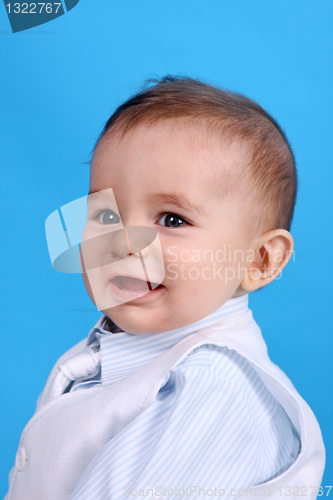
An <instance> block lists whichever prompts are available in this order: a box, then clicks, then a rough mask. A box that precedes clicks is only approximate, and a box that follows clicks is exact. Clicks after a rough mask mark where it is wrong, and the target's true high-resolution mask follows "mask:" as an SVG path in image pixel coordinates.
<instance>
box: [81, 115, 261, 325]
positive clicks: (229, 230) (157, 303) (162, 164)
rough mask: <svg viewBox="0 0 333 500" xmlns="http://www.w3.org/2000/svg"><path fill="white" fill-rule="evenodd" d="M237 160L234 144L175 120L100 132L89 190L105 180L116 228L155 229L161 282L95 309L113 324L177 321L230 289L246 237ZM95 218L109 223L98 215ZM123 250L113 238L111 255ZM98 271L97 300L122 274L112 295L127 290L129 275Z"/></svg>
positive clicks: (235, 286) (219, 301)
mask: <svg viewBox="0 0 333 500" xmlns="http://www.w3.org/2000/svg"><path fill="white" fill-rule="evenodd" d="M241 165H242V159H241V155H240V154H239V153H238V152H237V148H236V146H233V147H232V146H229V147H227V148H223V147H222V146H221V144H219V143H218V141H217V139H216V138H214V137H207V136H206V135H205V134H204V133H200V132H199V131H197V130H195V129H191V130H190V131H185V130H184V128H181V127H180V126H179V123H176V122H175V121H172V122H168V123H167V122H161V123H159V124H157V125H154V126H150V127H146V126H143V125H140V126H138V127H136V128H134V129H133V130H131V131H129V132H127V133H126V134H125V135H124V137H123V138H122V139H120V136H119V135H116V134H111V135H110V136H109V137H106V138H104V139H103V140H102V142H101V143H100V144H99V146H98V148H97V149H96V151H95V154H94V157H93V161H92V166H91V178H90V193H94V192H99V191H103V190H106V189H109V188H111V189H112V190H113V194H114V197H115V200H116V203H117V206H118V209H119V214H118V215H119V216H120V218H121V222H122V225H123V227H124V228H126V227H127V226H131V227H133V226H145V227H148V228H153V229H155V230H156V231H157V234H158V238H159V242H160V245H161V249H162V254H163V260H164V267H165V277H164V279H163V281H162V284H161V286H160V287H158V288H156V289H155V290H152V291H147V293H146V294H142V293H141V296H140V297H138V298H134V300H129V301H127V302H125V303H119V305H116V306H114V307H110V308H106V309H104V310H103V312H104V313H105V314H106V315H107V316H109V317H110V318H111V319H112V320H113V321H114V322H115V323H116V324H117V325H118V326H119V327H121V328H122V329H124V330H125V331H127V332H130V333H153V332H159V331H165V330H172V329H175V328H180V327H182V326H185V325H188V324H191V323H193V322H195V321H197V320H199V319H201V318H203V317H204V316H206V315H208V314H210V313H211V312H213V311H214V310H215V309H217V308H218V307H220V306H222V305H223V304H224V303H225V302H226V301H227V300H228V299H230V298H231V297H232V296H234V295H235V294H236V293H238V292H239V285H240V283H241V281H242V279H243V277H244V275H245V270H244V267H246V265H248V263H247V262H246V256H247V255H248V251H249V249H250V248H251V245H252V241H253V235H252V236H251V237H250V236H249V228H248V222H249V220H250V217H248V214H247V213H246V211H245V209H244V191H243V188H242V187H241V186H242V182H241V180H240V179H241ZM118 220H119V219H117V218H114V222H115V223H117V221H118ZM99 222H100V224H107V223H108V224H109V222H107V221H106V219H105V218H103V216H102V217H100V218H99ZM115 229H116V225H115ZM148 231H149V229H148ZM111 246H112V245H111ZM123 250H124V249H122V250H119V242H118V246H117V242H116V238H115V247H114V248H113V249H112V248H110V251H111V252H114V255H115V256H117V254H118V259H119V255H120V253H121V251H123ZM126 255H127V254H126ZM121 257H122V258H123V257H124V255H122V256H121ZM130 259H134V260H138V257H137V255H130V256H129V257H127V260H128V261H130ZM134 260H133V263H134V265H136V264H135V262H134ZM101 272H103V269H102V271H101ZM83 276H84V282H85V285H86V288H87V291H88V293H89V294H90V296H91V298H92V300H94V298H93V294H92V293H91V287H90V285H89V281H88V278H87V276H86V275H85V274H84V275H83ZM101 279H102V278H101ZM103 280H104V281H102V282H101V283H100V293H102V294H103V295H104V294H105V298H106V299H107V298H108V296H110V294H111V293H113V291H114V289H115V288H114V287H115V283H116V285H117V283H118V285H119V283H121V285H120V286H121V287H122V290H121V291H120V292H119V293H120V294H126V293H127V290H126V287H127V286H128V288H129V290H128V294H129V295H128V296H129V297H131V295H130V294H131V293H132V292H131V290H130V289H131V287H132V283H131V280H127V279H126V278H123V280H121V278H120V277H117V278H116V279H113V283H110V280H108V279H104V278H103ZM117 280H118V281H117ZM112 287H113V288H112ZM141 288H142V287H141ZM112 290H113V291H112ZM97 306H98V304H97Z"/></svg>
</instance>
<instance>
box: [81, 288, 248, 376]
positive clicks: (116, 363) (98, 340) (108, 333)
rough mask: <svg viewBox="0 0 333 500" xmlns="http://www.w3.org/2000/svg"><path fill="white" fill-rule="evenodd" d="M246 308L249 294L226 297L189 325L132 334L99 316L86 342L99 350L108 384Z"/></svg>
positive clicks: (243, 311)
mask: <svg viewBox="0 0 333 500" xmlns="http://www.w3.org/2000/svg"><path fill="white" fill-rule="evenodd" d="M247 311H248V295H243V296H240V297H235V298H233V299H230V300H228V301H227V302H226V303H225V304H224V305H223V306H221V307H219V308H218V309H216V310H215V311H213V312H212V313H211V314H209V315H207V316H206V317H204V318H202V319H200V320H199V321H196V322H195V323H192V324H190V325H187V326H184V327H181V328H177V329H175V330H168V331H164V332H158V333H146V334H140V335H139V334H133V333H127V332H124V331H122V330H120V329H119V328H118V327H117V326H116V325H115V324H114V323H113V322H112V321H111V320H110V319H109V318H108V317H107V316H105V315H104V316H102V317H101V318H100V319H99V321H98V322H97V324H96V326H95V327H94V328H93V329H92V330H91V332H90V334H89V337H88V345H89V346H90V347H91V348H92V349H93V350H100V353H101V382H102V384H110V383H113V382H115V381H116V380H119V379H121V378H123V377H125V376H128V375H129V374H130V373H132V372H133V371H135V370H137V369H139V368H140V367H141V366H143V365H145V364H147V363H149V362H150V361H152V360H153V359H154V358H156V357H157V356H159V355H160V354H162V353H163V352H164V351H166V350H167V349H170V348H171V347H173V346H174V345H175V344H177V343H178V342H180V341H181V340H182V339H183V338H185V337H187V336H188V335H191V334H192V333H195V332H197V331H198V330H202V329H204V328H208V327H210V326H212V325H214V324H215V323H217V322H218V321H220V320H221V319H222V318H225V317H227V316H230V315H232V314H239V313H246V312H247Z"/></svg>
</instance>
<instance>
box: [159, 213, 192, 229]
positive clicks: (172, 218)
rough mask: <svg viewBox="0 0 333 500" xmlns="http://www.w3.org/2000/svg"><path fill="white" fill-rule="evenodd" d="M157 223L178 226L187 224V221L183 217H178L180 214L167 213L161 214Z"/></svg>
mask: <svg viewBox="0 0 333 500" xmlns="http://www.w3.org/2000/svg"><path fill="white" fill-rule="evenodd" d="M158 224H161V225H164V226H166V227H180V226H184V225H185V224H187V222H186V220H185V219H183V217H180V215H177V214H172V213H168V214H164V215H162V217H161V218H160V219H159V221H158Z"/></svg>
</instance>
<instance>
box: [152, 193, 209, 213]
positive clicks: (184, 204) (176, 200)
mask: <svg viewBox="0 0 333 500" xmlns="http://www.w3.org/2000/svg"><path fill="white" fill-rule="evenodd" d="M148 201H149V202H151V203H164V204H168V205H176V206H177V207H179V208H182V209H183V210H192V211H195V212H197V213H198V214H199V215H207V213H206V212H205V211H204V209H203V208H202V207H200V206H199V205H197V204H195V203H194V202H193V201H191V200H189V199H188V198H187V196H185V195H184V194H166V193H157V194H151V195H149V196H148Z"/></svg>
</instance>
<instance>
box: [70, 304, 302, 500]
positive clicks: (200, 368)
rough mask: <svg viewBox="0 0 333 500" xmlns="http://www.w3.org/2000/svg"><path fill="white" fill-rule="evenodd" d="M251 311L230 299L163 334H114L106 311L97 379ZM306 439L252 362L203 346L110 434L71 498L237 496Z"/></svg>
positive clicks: (93, 336) (97, 335) (106, 380)
mask: <svg viewBox="0 0 333 500" xmlns="http://www.w3.org/2000/svg"><path fill="white" fill-rule="evenodd" d="M247 310H248V296H247V295H246V296H241V297H237V298H234V299H231V300H229V301H228V302H227V303H226V304H224V305H223V306H222V307H221V308H219V309H217V310H216V311H214V312H213V313H212V314H210V315H208V316H207V317H205V318H203V319H201V320H200V321H197V322H196V323H193V324H192V325H189V326H186V327H183V328H179V329H177V330H172V331H168V332H162V333H153V334H140V335H135V334H129V333H126V332H119V333H111V332H110V330H108V326H109V324H110V323H109V321H108V319H107V318H106V317H105V316H104V317H102V318H101V320H100V321H99V322H98V323H97V325H96V327H95V328H93V329H92V331H91V332H90V334H89V337H88V344H89V345H90V346H91V347H94V349H98V348H99V349H100V353H101V371H100V373H99V374H98V375H97V376H96V377H95V378H94V380H91V381H86V382H81V383H78V384H77V385H74V386H73V387H72V390H80V389H84V388H87V389H88V388H89V387H90V386H91V385H94V384H102V385H103V384H105V385H108V384H110V383H112V382H115V381H117V380H119V379H121V378H123V377H126V376H128V375H129V374H131V373H133V372H134V371H136V370H137V369H138V368H140V367H141V366H143V365H145V364H147V363H148V362H150V361H151V360H153V359H154V358H156V357H157V356H159V355H160V354H162V353H163V352H164V351H166V350H167V349H170V348H171V347H172V346H174V345H175V344H176V343H178V342H179V341H180V340H182V339H183V338H185V337H186V336H188V335H190V334H192V333H194V332H197V331H199V330H201V329H203V328H207V327H209V326H212V325H213V324H214V323H216V322H217V321H220V320H221V319H222V318H224V317H226V316H228V315H230V314H237V313H243V312H246V311H247ZM299 451H300V440H299V437H298V435H297V432H296V430H295V429H294V427H293V425H292V424H291V422H290V420H289V418H288V417H287V415H286V413H285V412H284V410H283V409H282V407H281V406H280V405H279V404H278V403H277V401H276V400H275V399H274V398H273V396H272V395H271V393H270V392H269V391H268V389H267V388H266V386H265V385H264V384H263V382H262V380H261V378H260V377H259V375H258V374H257V373H256V371H255V370H254V369H253V368H252V367H251V366H250V364H249V363H248V362H247V360H246V359H245V358H244V357H242V356H241V355H239V354H238V353H236V351H234V350H229V349H228V348H227V347H218V346H216V345H203V346H201V347H199V348H196V349H195V350H194V351H193V352H192V353H191V354H190V355H189V356H187V358H186V359H185V360H184V361H183V362H182V363H181V364H179V365H178V366H176V367H175V368H174V369H172V370H171V371H170V372H169V375H168V377H167V379H166V380H165V383H164V385H163V386H162V387H161V389H160V391H159V393H158V395H157V397H156V399H155V400H154V402H153V403H152V404H151V405H150V406H149V407H148V408H147V409H146V410H145V411H144V412H143V413H141V414H140V415H139V416H138V417H137V418H135V419H134V420H133V421H132V422H131V423H130V424H129V425H128V426H127V427H126V428H125V429H124V430H123V431H121V432H120V433H119V434H117V435H116V436H115V437H114V438H113V439H111V440H110V441H109V442H108V443H107V445H106V446H105V447H104V448H103V450H101V452H100V453H99V454H98V457H96V459H95V460H93V461H92V462H91V464H90V465H89V466H88V468H87V469H86V471H85V473H84V474H83V476H82V478H81V480H80V482H79V484H78V485H77V487H76V488H75V490H74V492H73V493H72V495H71V496H70V500H109V499H123V498H127V497H129V498H154V497H155V498H163V499H173V498H176V497H182V498H186V497H189V498H191V499H194V498H209V497H210V496H215V497H216V496H217V497H223V496H227V495H229V496H233V498H238V495H234V494H233V492H232V490H233V489H235V490H236V491H239V490H241V489H243V490H246V488H248V487H249V486H251V485H255V484H260V483H262V482H264V481H267V480H269V479H271V478H273V477H275V476H278V475H279V474H281V473H282V472H283V471H285V470H286V469H288V468H289V467H290V466H291V465H292V464H293V463H294V461H295V459H296V458H297V456H298V454H299Z"/></svg>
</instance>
